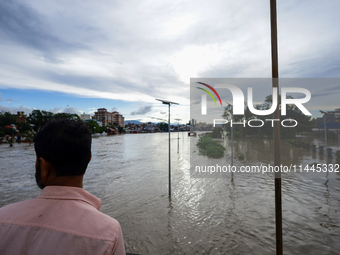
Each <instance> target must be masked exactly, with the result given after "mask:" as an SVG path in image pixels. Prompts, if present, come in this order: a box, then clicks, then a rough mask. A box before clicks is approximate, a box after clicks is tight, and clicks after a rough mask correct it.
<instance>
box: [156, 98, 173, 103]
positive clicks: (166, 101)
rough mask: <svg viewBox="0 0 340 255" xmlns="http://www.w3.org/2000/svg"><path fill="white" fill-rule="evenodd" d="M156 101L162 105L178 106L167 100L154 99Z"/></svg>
mask: <svg viewBox="0 0 340 255" xmlns="http://www.w3.org/2000/svg"><path fill="white" fill-rule="evenodd" d="M156 100H158V101H161V102H162V103H163V104H168V105H172V104H178V103H175V102H171V101H168V100H162V99H157V98H156Z"/></svg>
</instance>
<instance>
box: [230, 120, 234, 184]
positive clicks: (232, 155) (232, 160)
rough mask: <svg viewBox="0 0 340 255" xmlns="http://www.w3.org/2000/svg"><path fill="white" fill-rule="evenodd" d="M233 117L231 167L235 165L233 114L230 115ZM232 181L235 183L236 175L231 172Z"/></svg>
mask: <svg viewBox="0 0 340 255" xmlns="http://www.w3.org/2000/svg"><path fill="white" fill-rule="evenodd" d="M230 117H231V127H230V135H231V166H233V165H234V134H233V114H232V113H231V114H230ZM231 181H234V173H233V172H231Z"/></svg>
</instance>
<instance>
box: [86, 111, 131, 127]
mask: <svg viewBox="0 0 340 255" xmlns="http://www.w3.org/2000/svg"><path fill="white" fill-rule="evenodd" d="M92 118H93V119H96V120H99V121H101V122H102V123H103V125H105V126H107V125H108V124H110V123H112V124H116V125H119V126H121V127H124V126H125V125H124V117H123V115H121V114H119V113H118V112H116V111H114V112H108V111H107V110H106V109H105V108H99V109H98V110H97V111H96V112H95V113H94V116H93V117H92Z"/></svg>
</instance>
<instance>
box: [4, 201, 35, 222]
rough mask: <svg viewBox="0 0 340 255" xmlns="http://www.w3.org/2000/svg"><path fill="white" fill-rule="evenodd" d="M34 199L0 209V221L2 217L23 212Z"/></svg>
mask: <svg viewBox="0 0 340 255" xmlns="http://www.w3.org/2000/svg"><path fill="white" fill-rule="evenodd" d="M34 199H35V198H31V199H27V200H24V201H20V202H16V203H13V204H8V205H5V206H3V207H1V208H0V219H1V217H3V216H4V215H7V214H12V213H13V212H17V211H22V210H25V207H27V206H29V205H30V204H31V203H32V202H33V200H34Z"/></svg>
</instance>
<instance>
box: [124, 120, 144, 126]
mask: <svg viewBox="0 0 340 255" xmlns="http://www.w3.org/2000/svg"><path fill="white" fill-rule="evenodd" d="M124 123H125V125H127V124H129V123H130V124H138V125H140V124H142V123H143V122H140V121H139V120H125V121H124Z"/></svg>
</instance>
